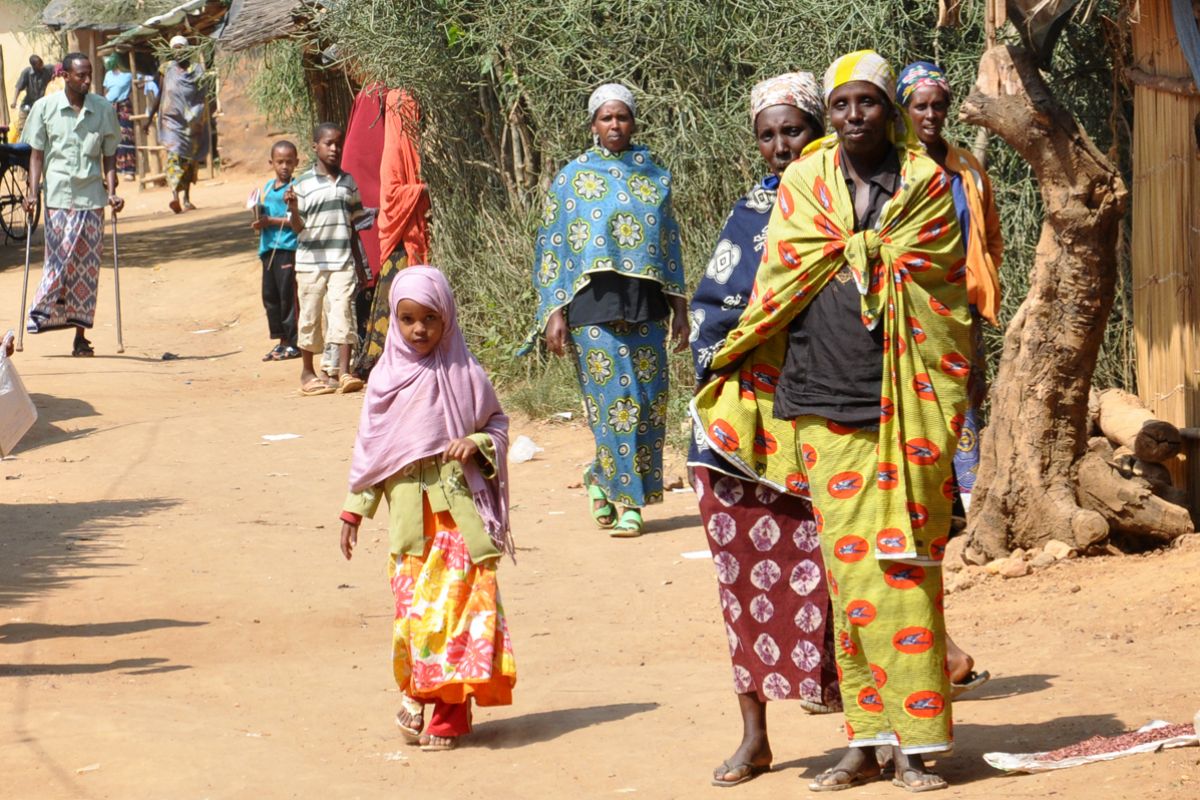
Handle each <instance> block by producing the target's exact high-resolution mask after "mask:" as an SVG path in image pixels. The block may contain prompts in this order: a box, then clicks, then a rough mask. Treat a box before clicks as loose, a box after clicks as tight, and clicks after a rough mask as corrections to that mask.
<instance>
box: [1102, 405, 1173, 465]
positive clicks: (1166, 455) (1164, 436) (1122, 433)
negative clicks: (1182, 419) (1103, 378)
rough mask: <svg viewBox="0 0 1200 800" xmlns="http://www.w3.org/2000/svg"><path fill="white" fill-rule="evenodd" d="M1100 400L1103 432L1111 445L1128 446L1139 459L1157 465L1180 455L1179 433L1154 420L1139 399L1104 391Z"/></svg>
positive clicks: (1159, 420)
mask: <svg viewBox="0 0 1200 800" xmlns="http://www.w3.org/2000/svg"><path fill="white" fill-rule="evenodd" d="M1097 399H1098V402H1099V411H1100V413H1099V420H1100V430H1101V431H1102V432H1103V433H1104V435H1105V436H1107V437H1108V440H1109V441H1110V442H1112V443H1113V444H1117V445H1125V446H1126V447H1129V448H1130V449H1131V450H1133V454H1134V455H1135V456H1137V458H1138V459H1140V460H1142V461H1150V462H1153V463H1156V464H1161V463H1162V462H1164V461H1166V460H1168V459H1170V458H1174V457H1175V456H1177V455H1178V454H1179V451H1180V450H1181V449H1182V447H1183V438H1182V437H1181V436H1180V434H1179V429H1178V428H1176V427H1175V426H1174V425H1172V424H1171V423H1169V422H1164V421H1163V420H1161V419H1155V418H1154V414H1152V413H1151V412H1150V409H1148V408H1146V407H1145V406H1144V405H1142V401H1141V400H1139V399H1138V398H1137V397H1136V396H1134V395H1132V394H1130V393H1129V392H1124V391H1121V390H1120V389H1105V390H1104V391H1102V392H1099V393H1098V398H1097Z"/></svg>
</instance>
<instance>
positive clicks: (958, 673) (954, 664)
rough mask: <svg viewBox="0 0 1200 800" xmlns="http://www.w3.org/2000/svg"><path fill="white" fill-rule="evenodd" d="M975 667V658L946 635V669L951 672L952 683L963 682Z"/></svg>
mask: <svg viewBox="0 0 1200 800" xmlns="http://www.w3.org/2000/svg"><path fill="white" fill-rule="evenodd" d="M974 668H975V659H973V658H971V655H970V654H969V653H968V652H967V651H966V650H963V649H962V648H961V647H959V646H958V645H957V644H955V643H954V640H953V639H951V638H950V637H949V636H948V635H947V636H946V669H947V671H949V673H950V682H951V683H962V682H963V681H964V680H965V679H966V677H967V676H968V675H970V674H971V670H973V669H974Z"/></svg>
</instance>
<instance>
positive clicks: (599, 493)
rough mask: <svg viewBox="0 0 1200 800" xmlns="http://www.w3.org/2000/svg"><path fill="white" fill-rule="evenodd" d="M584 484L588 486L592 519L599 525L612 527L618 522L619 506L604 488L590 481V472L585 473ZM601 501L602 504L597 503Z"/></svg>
mask: <svg viewBox="0 0 1200 800" xmlns="http://www.w3.org/2000/svg"><path fill="white" fill-rule="evenodd" d="M583 485H584V487H585V488H587V493H588V502H589V504H590V505H591V510H592V519H593V520H594V521H595V522H596V525H597V527H600V528H611V527H612V526H613V525H616V524H617V507H616V506H614V505H613V504H612V503H611V502H609V500H608V496H607V495H605V494H604V490H603V489H601V488H600V487H599V486H597V485H596V484H594V483H589V482H588V473H586V472H585V473H583ZM597 503H601V505H597Z"/></svg>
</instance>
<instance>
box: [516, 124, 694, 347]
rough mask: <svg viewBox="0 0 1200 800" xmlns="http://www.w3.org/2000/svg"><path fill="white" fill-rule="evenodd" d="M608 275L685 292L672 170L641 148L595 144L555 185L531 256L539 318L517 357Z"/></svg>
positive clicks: (563, 171) (560, 175) (547, 198)
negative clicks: (616, 149) (596, 278)
mask: <svg viewBox="0 0 1200 800" xmlns="http://www.w3.org/2000/svg"><path fill="white" fill-rule="evenodd" d="M604 271H608V272H617V273H620V274H622V275H629V276H631V277H636V278H645V279H647V280H652V281H657V282H658V283H660V284H662V287H663V291H664V292H665V293H666V294H675V295H683V294H684V292H685V289H684V284H683V258H682V256H681V255H680V248H679V226H678V224H676V222H675V216H674V214H673V213H672V211H671V173H670V172H669V171H667V170H665V169H663V168H662V167H660V166H659V165H658V164H656V163H655V162H654V158H653V157H652V156H651V155H650V151H649V150H647V149H646V148H645V147H644V146H642V145H631V146H630V147H629V148H628V149H627V150H624V151H622V152H620V153H612V152H610V151H608V150H606V149H605V148H603V147H591V148H589V149H588V150H587V151H585V152H584V153H583V154H582V155H580V156H579V157H578V158H576V159H575V160H573V161H572V162H571V163H569V164H567V165H566V166H565V167H563V168H562V169H561V170H559V172H558V174H557V175H555V176H554V180H553V181H551V183H550V189H549V191H548V192H547V193H546V202H545V205H544V206H543V210H542V226H541V228H540V230H539V231H538V236H537V247H536V250H535V255H534V265H533V287H534V289H535V290H536V291H537V293H538V309H537V316H536V318H535V321H534V328H533V331H532V332H531V333H530V334H529V337H528V338H527V339H526V342H525V344H524V346H523V347H522V348H521V350H520V351H519V354H522V355H523V354H525V353H528V352H529V351H530V350H531V349H533V343H534V340H535V338H536V337H537V336H538V334H540V333H541V332H542V331H543V330H545V328H546V321H547V320H548V319H549V318H550V315H551V314H553V313H554V312H555V311H556V310H557V309H559V308H562V307H563V306H565V305H566V304H567V303H569V302H571V298H573V297H574V296H575V293H576V292H578V291H579V290H580V289H582V288H583V287H584V286H586V285H587V283H588V281H589V280H591V278H590V276H591V274H592V273H594V272H604Z"/></svg>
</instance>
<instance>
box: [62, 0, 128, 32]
mask: <svg viewBox="0 0 1200 800" xmlns="http://www.w3.org/2000/svg"><path fill="white" fill-rule="evenodd" d="M42 24H43V25H45V26H46V27H47V28H52V29H53V30H56V31H59V30H74V29H76V28H88V29H90V30H99V31H119V30H124V29H125V28H128V27H129V26H128V25H126V24H122V23H119V22H97V21H95V20H88V19H84V18H83V15H81V14H80V13H79V11H78V10H77V9H76V8H75V5H74V4H73V3H72V2H71V0H50V2H49V3H47V4H46V7H45V8H44V9H42Z"/></svg>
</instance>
